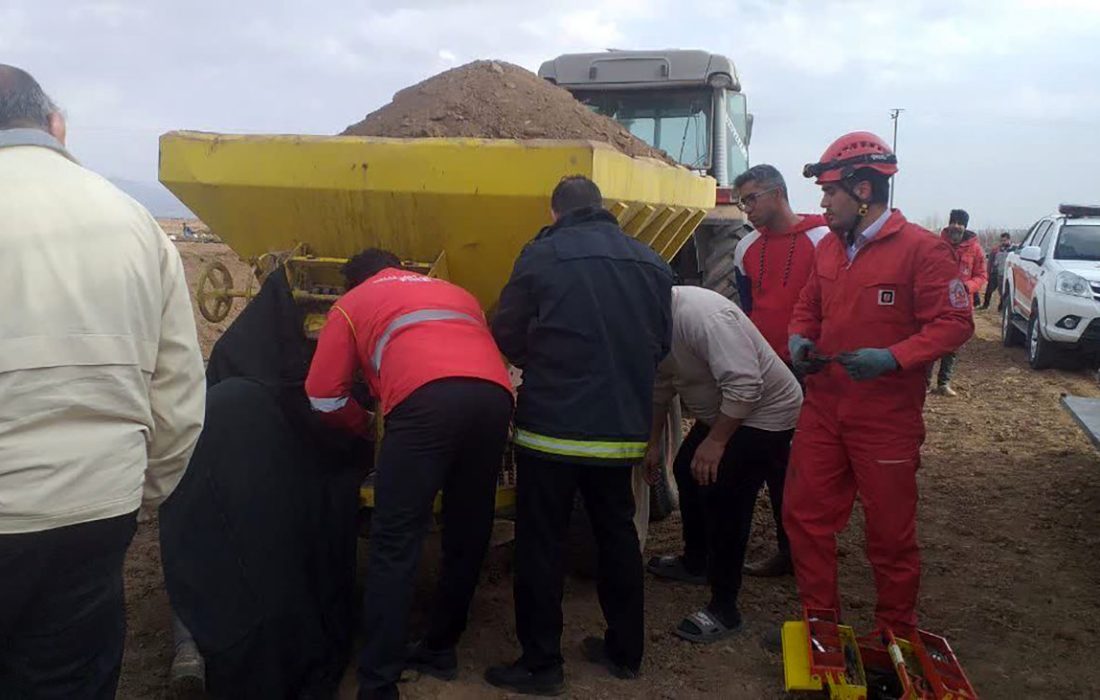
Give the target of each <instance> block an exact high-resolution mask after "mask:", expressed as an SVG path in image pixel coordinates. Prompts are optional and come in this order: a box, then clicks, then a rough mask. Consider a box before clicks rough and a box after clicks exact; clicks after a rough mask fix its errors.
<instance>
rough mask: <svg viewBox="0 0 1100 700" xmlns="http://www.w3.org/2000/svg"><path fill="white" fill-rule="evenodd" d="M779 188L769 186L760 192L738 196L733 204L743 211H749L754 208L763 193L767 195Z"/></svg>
mask: <svg viewBox="0 0 1100 700" xmlns="http://www.w3.org/2000/svg"><path fill="white" fill-rule="evenodd" d="M778 189H779V187H769V188H768V189H766V190H760V191H759V192H753V193H752V194H747V195H745V196H744V197H740V198H738V200H737V201H736V202H734V203H733V205H734V206H735V207H737V208H738V209H740V210H741V211H748V210H749V209H752V208H753V207H755V206H756V200H757V199H759V198H760V196H761V195H765V194H767V193H769V192H775V191H776V190H778Z"/></svg>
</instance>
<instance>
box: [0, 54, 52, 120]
mask: <svg viewBox="0 0 1100 700" xmlns="http://www.w3.org/2000/svg"><path fill="white" fill-rule="evenodd" d="M58 111H60V110H58V108H57V105H56V104H54V102H53V100H51V99H50V98H49V96H48V95H47V94H46V93H45V91H43V90H42V86H41V85H39V84H38V81H37V80H35V79H34V78H33V77H31V74H30V73H27V72H26V71H24V70H22V69H20V68H16V67H15V66H9V65H5V64H3V63H0V129H13V128H17V127H31V128H36V129H49V127H50V115H51V114H53V113H55V112H58Z"/></svg>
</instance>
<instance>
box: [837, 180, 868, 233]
mask: <svg viewBox="0 0 1100 700" xmlns="http://www.w3.org/2000/svg"><path fill="white" fill-rule="evenodd" d="M840 187H841V189H843V190H844V191H845V192H847V193H848V196H849V197H851V198H852V199H854V200H856V201H857V202H859V209H858V210H857V211H856V220H855V221H853V222H852V228H850V229H848V233H847V234H845V236H844V240H845V241H846V242H847V243H848V245H853V244H854V243H855V240H856V229H857V228H859V225H860V223H861V222H862V221H863V217H865V216H867V212H868V211H869V209H870V207H869V206H868V204H867V202H865V201H863V199H862V198H861V197H860V196H859V195H858V194H856V188H855V187H853V186H852V179H851V178H850V177H849V178H844V179H843V180H841V181H840Z"/></svg>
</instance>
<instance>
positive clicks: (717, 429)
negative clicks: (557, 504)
mask: <svg viewBox="0 0 1100 700" xmlns="http://www.w3.org/2000/svg"><path fill="white" fill-rule="evenodd" d="M677 395H678V396H679V398H680V401H681V403H682V404H683V407H684V413H685V415H688V416H690V417H692V418H694V419H695V425H694V426H693V427H692V429H691V431H690V432H689V433H688V435H687V437H686V438H684V442H683V444H682V445H681V446H680V451H679V452H678V453H677V455H676V460H675V462H674V465H673V473H674V475H675V477H676V484H677V486H678V487H679V491H680V507H681V515H682V516H683V528H684V553H683V554H682V555H678V556H664V557H655V558H654V559H652V560H651V561H650V562H649V566H648V568H649V570H650V571H651V572H652V573H654V574H656V575H658V576H661V577H664V578H672V579H677V580H682V581H694V582H698V583H702V582H703V581H707V580H709V583H710V589H711V600H710V603H709V604H708V605H707V606H706V607H705V608H703V609H702V610H699V611H698V612H695V613H693V614H691V615H689V616H688V617H686V618H684V620H683V621H682V622H681V623H680V624H679V626H678V627H677V628H676V629H675V633H676V634H677V635H678V636H680V637H683V638H684V639H687V640H689V641H693V642H700V643H710V642H713V641H717V640H718V639H722V638H723V637H726V636H729V635H730V634H733V633H735V632H736V631H737V630H738V629H739V627H740V625H741V614H740V612H739V611H738V608H737V596H738V593H739V592H740V589H741V573H742V572H741V569H742V566H743V565H744V561H745V548H746V546H747V544H748V538H749V529H750V526H751V524H752V514H753V510H754V507H755V504H756V494H757V493H758V492H759V490H760V487H761V486H762V485H763V484H764V482H765V480H766V479H767V478H768V477H769V476H771V475H775V474H776V473H779V474H780V475H781V474H782V473H783V472H784V471H785V470H786V467H787V456H788V453H789V451H790V444H791V437H792V436H793V434H794V426H795V424H796V423H797V422H798V413H799V410H800V408H801V406H802V390H801V389H799V386H798V381H797V380H796V379H795V377H794V375H793V374H792V373H791V371H790V370H789V369H788V368H787V366H786V365H785V364H784V363H783V361H782V360H781V359H780V358H779V356H778V355H777V354H776V353H775V351H774V350H773V349H772V348H771V346H769V345H768V342H767V341H766V340H765V339H764V336H762V335H761V334H760V331H758V330H757V329H756V327H755V326H754V325H753V324H752V322H751V321H750V320H749V319H748V317H747V316H746V315H745V314H744V312H742V311H741V310H740V309H739V308H738V307H737V306H736V305H735V304H734V303H733V302H731V301H729V300H728V299H726V298H725V297H723V296H722V295H721V294H717V293H715V292H712V291H710V290H707V289H702V288H700V287H673V289H672V350H671V352H669V354H668V356H667V357H666V358H665V360H664V361H663V362H662V363H661V365H660V366H659V367H658V370H657V382H656V385H655V388H654V407H653V408H654V412H653V416H654V418H653V428H652V432H651V436H652V437H651V438H650V443H649V449H648V450H647V451H646V457H645V462H644V463H645V466H646V467H647V468H648V469H649V470H650V473H651V474H652V475H654V476H656V473H657V472H656V470H657V468H658V467H659V465H660V450H659V447H658V442H659V436H660V435H661V434H662V433H663V431H664V422H665V416H666V415H667V409H668V405H669V403H670V402H671V401H672V400H673V399H674V398H675V397H676V396H677ZM778 481H780V482H781V481H782V480H781V479H779V480H778Z"/></svg>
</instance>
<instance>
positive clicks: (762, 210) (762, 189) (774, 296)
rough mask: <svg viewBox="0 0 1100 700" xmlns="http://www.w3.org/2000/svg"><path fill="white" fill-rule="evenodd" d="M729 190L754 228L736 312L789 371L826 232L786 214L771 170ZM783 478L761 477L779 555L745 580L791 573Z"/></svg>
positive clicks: (779, 178)
mask: <svg viewBox="0 0 1100 700" xmlns="http://www.w3.org/2000/svg"><path fill="white" fill-rule="evenodd" d="M733 186H734V187H735V188H736V189H737V197H738V203H737V206H738V207H739V208H740V209H741V211H743V212H745V215H746V216H747V217H748V219H749V222H750V223H751V224H752V226H753V228H754V229H756V230H755V231H752V232H751V233H749V234H748V235H747V236H745V237H744V238H742V239H741V241H740V243H738V245H737V249H736V250H735V251H734V263H735V265H736V266H735V268H734V276H735V277H736V279H737V293H738V298H739V301H740V302H741V309H742V310H743V311H744V312H745V313H746V314H748V316H749V319H750V320H751V321H752V322H753V325H755V326H756V327H757V329H759V331H760V333H761V334H762V335H763V336H764V339H765V340H767V341H768V345H770V346H771V347H772V349H773V350H775V352H776V353H777V354H778V355H779V357H780V358H781V359H782V360H783V361H784V362H786V363H787V365H788V366H790V363H791V356H790V352H789V351H788V350H787V326H788V325H789V324H790V322H791V314H792V313H793V312H794V305H795V304H796V303H797V302H798V294H799V292H801V291H802V286H803V285H804V284H806V278H807V277H809V276H810V270H811V269H812V268H813V264H814V250H815V249H816V248H817V244H818V243H820V242H821V239H823V238H824V237H825V236H826V234H828V233H829V228H828V227H827V226H826V225H825V218H824V217H822V216H821V215H820V214H796V213H795V212H794V210H793V209H791V202H790V198H789V197H788V195H787V183H786V182H785V181H784V180H783V175H782V174H781V173H780V172H779V171H778V170H777V169H776V168H775V167H773V166H771V165H767V164H763V163H762V164H760V165H755V166H753V167H751V168H749V169H748V170H746V171H745V172H743V173H741V174H740V175H739V176H737V179H736V180H734V181H733ZM785 478H786V470H783V471H775V472H773V473H770V474H769V475H768V478H767V484H768V497H769V499H770V500H771V504H772V513H773V515H774V517H775V529H776V537H777V539H778V544H779V550H778V551H777V552H776V553H775V554H774V555H773V556H772V557H770V558H768V559H766V560H764V561H762V562H757V563H755V564H749V565H747V566H746V567H745V573H746V574H749V575H750V576H784V575H788V574H790V573H791V551H790V544H789V542H788V541H787V533H786V532H785V531H784V530H783V517H782V513H783V482H784V480H785ZM681 493H682V491H681Z"/></svg>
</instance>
